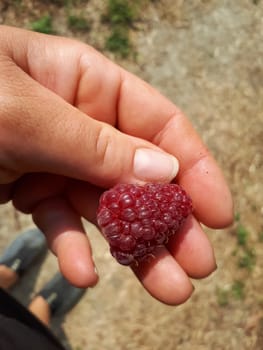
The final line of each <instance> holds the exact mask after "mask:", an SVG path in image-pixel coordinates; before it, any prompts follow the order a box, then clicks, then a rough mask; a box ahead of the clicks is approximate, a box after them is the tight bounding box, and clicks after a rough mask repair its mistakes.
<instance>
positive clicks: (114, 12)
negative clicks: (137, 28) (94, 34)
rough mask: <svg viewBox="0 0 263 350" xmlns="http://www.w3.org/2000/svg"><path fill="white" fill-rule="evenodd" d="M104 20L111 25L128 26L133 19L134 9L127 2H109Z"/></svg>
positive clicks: (118, 0) (114, 0) (121, 0)
mask: <svg viewBox="0 0 263 350" xmlns="http://www.w3.org/2000/svg"><path fill="white" fill-rule="evenodd" d="M104 19H105V20H106V21H109V22H110V23H111V24H112V25H118V26H120V25H121V26H125V27H127V26H130V25H132V23H133V21H134V19H135V7H134V5H133V4H132V2H131V1H128V0H109V1H108V11H107V14H106V15H105V17H104Z"/></svg>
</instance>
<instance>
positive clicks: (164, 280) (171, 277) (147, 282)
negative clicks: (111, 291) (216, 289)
mask: <svg viewBox="0 0 263 350" xmlns="http://www.w3.org/2000/svg"><path fill="white" fill-rule="evenodd" d="M154 256H155V257H154V258H152V259H150V260H147V261H143V262H141V263H140V264H139V265H138V266H133V267H132V269H133V271H134V273H135V275H136V276H137V277H138V279H139V280H140V282H141V283H142V285H143V286H144V288H145V289H146V290H147V291H148V292H149V293H150V294H151V295H152V296H153V297H154V298H156V299H158V300H159V301H161V302H163V303H165V304H168V305H179V304H182V303H184V302H185V301H186V300H187V299H188V298H189V297H190V296H191V294H192V292H193V285H192V283H191V281H190V280H189V278H188V276H187V274H186V273H185V272H184V270H183V269H182V268H181V266H180V265H179V264H178V263H177V262H176V261H175V260H174V258H173V257H172V256H171V254H170V253H169V252H168V251H167V250H166V248H164V247H162V248H159V249H158V250H157V251H156V252H155V254H154Z"/></svg>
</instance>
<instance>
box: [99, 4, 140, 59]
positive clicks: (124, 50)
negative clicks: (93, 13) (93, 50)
mask: <svg viewBox="0 0 263 350" xmlns="http://www.w3.org/2000/svg"><path fill="white" fill-rule="evenodd" d="M136 5H137V1H133V2H132V1H128V0H108V7H107V12H106V13H105V14H104V16H103V17H102V19H103V21H104V22H105V23H108V25H109V26H110V31H111V32H110V34H109V36H108V37H107V38H106V43H105V47H106V49H107V50H109V51H111V52H114V53H115V54H117V55H119V56H121V57H123V58H125V57H128V56H129V55H130V54H131V53H132V51H133V48H132V44H131V40H130V28H131V26H132V25H133V22H134V20H135V18H136V12H137V11H136Z"/></svg>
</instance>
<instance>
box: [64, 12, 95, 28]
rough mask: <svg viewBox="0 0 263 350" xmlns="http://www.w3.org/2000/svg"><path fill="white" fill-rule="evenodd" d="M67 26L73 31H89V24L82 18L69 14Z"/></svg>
mask: <svg viewBox="0 0 263 350" xmlns="http://www.w3.org/2000/svg"><path fill="white" fill-rule="evenodd" d="M67 24H68V27H69V28H70V29H73V30H90V24H89V23H88V21H87V19H86V18H85V17H83V16H77V15H72V14H69V15H68V18H67Z"/></svg>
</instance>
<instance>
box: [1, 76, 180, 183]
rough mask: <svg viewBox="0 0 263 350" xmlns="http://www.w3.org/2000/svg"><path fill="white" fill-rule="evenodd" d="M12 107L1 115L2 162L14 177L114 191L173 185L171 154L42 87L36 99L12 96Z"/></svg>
mask: <svg viewBox="0 0 263 350" xmlns="http://www.w3.org/2000/svg"><path fill="white" fill-rule="evenodd" d="M34 83H35V82H34ZM35 84H37V83H35ZM11 105H12V108H10V107H8V106H7V107H6V109H7V111H8V113H5V117H4V118H2V116H0V117H1V119H2V122H1V135H3V137H2V138H1V141H0V146H1V151H0V160H1V159H3V160H4V164H3V165H2V166H3V167H4V168H5V169H8V170H9V172H10V173H14V174H24V173H27V172H49V173H55V174H60V175H64V176H68V177H72V178H76V179H80V180H84V181H89V182H91V183H93V184H95V185H98V186H103V187H110V186H112V185H114V184H115V183H117V182H147V181H159V182H170V181H171V180H172V179H173V178H174V177H175V176H176V174H177V172H178V162H177V160H176V158H174V157H173V156H172V155H170V154H167V153H165V152H163V151H162V150H161V149H159V148H158V147H156V146H154V145H153V144H151V143H150V142H147V141H145V140H142V139H139V138H135V137H132V136H128V135H126V134H123V133H121V132H120V131H118V130H117V129H115V128H114V127H112V126H110V125H108V124H106V123H103V122H99V121H97V120H95V119H93V118H91V117H89V116H87V115H86V114H84V113H82V112H81V111H79V110H78V109H76V108H75V107H73V106H72V105H70V104H68V103H67V102H65V101H64V100H63V99H62V98H60V97H59V96H57V95H55V94H54V93H52V92H51V91H50V90H48V89H46V88H44V87H42V86H40V85H39V84H37V89H36V88H34V97H33V98H28V97H27V98H13V101H12V103H11ZM6 116H8V117H6ZM14 135H15V137H14Z"/></svg>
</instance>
